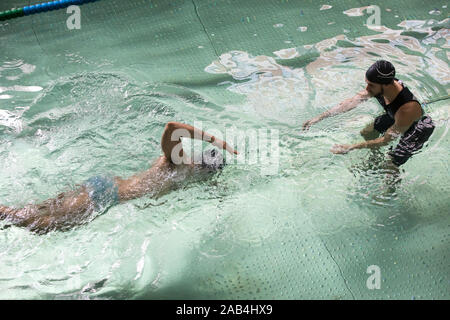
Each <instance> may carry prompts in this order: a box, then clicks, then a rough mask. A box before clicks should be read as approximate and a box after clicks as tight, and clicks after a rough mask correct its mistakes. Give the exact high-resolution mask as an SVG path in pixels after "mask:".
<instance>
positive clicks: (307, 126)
mask: <svg viewBox="0 0 450 320" xmlns="http://www.w3.org/2000/svg"><path fill="white" fill-rule="evenodd" d="M319 121H320V119H319V118H318V117H315V118H312V119H309V120H308V121H306V122H305V123H303V126H302V130H303V131H306V130H308V129H309V127H311V126H312V125H313V124H314V123H317V122H319Z"/></svg>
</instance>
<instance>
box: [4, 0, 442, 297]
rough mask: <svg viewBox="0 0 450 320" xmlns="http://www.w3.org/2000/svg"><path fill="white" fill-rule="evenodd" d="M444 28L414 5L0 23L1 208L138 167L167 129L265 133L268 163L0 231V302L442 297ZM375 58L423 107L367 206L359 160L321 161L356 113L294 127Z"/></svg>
mask: <svg viewBox="0 0 450 320" xmlns="http://www.w3.org/2000/svg"><path fill="white" fill-rule="evenodd" d="M38 2H39V1H38ZM30 3H32V2H31V1H2V3H1V4H0V10H6V9H9V8H12V7H20V6H25V5H29V4H30ZM33 3H34V2H33ZM369 5H377V6H378V7H379V8H380V22H381V26H380V27H376V26H375V27H374V26H372V25H370V23H368V19H369V18H370V16H371V14H370V13H368V12H367V10H366V8H365V7H367V6H369ZM448 12H449V11H448V8H447V7H446V5H445V4H444V3H443V2H442V1H429V2H427V4H423V2H422V1H416V0H414V1H402V0H400V1H383V2H381V1H370V2H369V1H339V2H335V1H319V2H315V1H292V0H291V1H287V0H280V1H261V0H258V1H256V0H255V1H253V0H252V1H245V2H242V1H236V0H223V1H209V0H208V1H199V0H194V1H187V0H186V1H185V0H177V1H162V0H161V1H143V0H141V1H138V0H136V1H119V0H102V1H98V2H95V3H90V4H86V5H83V6H81V7H80V13H81V23H80V26H81V29H68V27H67V23H66V22H67V19H68V18H69V17H70V16H71V15H70V14H67V13H66V11H65V10H59V11H52V12H48V13H42V14H37V15H33V16H29V17H23V18H17V19H14V20H8V21H5V22H1V23H0V41H1V52H2V55H1V59H2V61H0V63H1V64H0V163H1V164H2V166H1V169H0V181H1V187H0V204H4V205H17V206H20V205H24V204H26V203H28V202H39V201H42V200H45V199H47V198H51V197H54V196H55V195H56V194H57V193H58V192H60V191H62V190H65V189H69V188H72V187H73V186H74V185H75V184H78V183H80V182H82V181H84V180H85V179H87V178H89V177H91V176H93V175H96V174H111V175H118V176H123V177H126V176H130V175H132V174H134V173H135V172H138V171H142V170H145V169H146V168H147V167H148V166H149V162H150V161H152V160H153V159H155V158H156V157H157V156H158V155H160V152H161V151H160V150H161V149H160V136H161V133H162V130H163V127H164V124H165V123H166V122H167V121H181V122H185V123H191V124H193V123H194V122H197V123H202V125H203V128H204V129H205V130H206V131H208V130H209V129H211V128H213V129H217V130H219V131H223V132H225V130H226V128H229V127H236V128H238V129H241V130H259V129H271V130H277V132H278V139H279V162H278V168H277V170H276V171H275V172H270V173H269V174H267V173H264V170H263V169H264V168H265V164H264V163H261V162H257V163H255V164H248V163H243V164H242V163H241V164H231V165H229V166H227V167H226V168H225V169H224V170H223V172H222V173H221V174H220V175H217V176H215V177H214V178H213V179H212V180H211V181H204V182H198V183H194V184H191V185H187V186H186V187H185V188H182V189H180V190H176V191H174V192H172V193H170V194H168V195H166V196H164V197H162V198H160V199H157V200H155V199H150V198H146V197H144V198H141V199H136V200H132V201H129V202H127V203H125V204H121V205H118V206H115V207H113V208H111V209H109V210H108V212H106V213H104V214H102V215H100V216H98V217H96V218H95V219H94V220H93V221H91V222H90V223H88V224H86V225H84V226H82V227H78V228H75V229H73V230H71V231H68V232H52V233H49V234H46V235H36V234H33V233H30V232H28V231H27V230H26V229H21V228H17V227H7V226H6V223H5V222H4V221H3V222H0V227H4V228H3V229H2V230H0V239H1V240H0V270H1V272H0V298H2V299H53V298H56V299H77V298H89V299H97V298H98V299H142V298H145V299H167V298H170V299H449V297H450V295H449V292H450V290H449V289H450V282H449V278H448V275H449V274H450V265H449V263H448V261H449V256H448V254H449V244H450V241H449V240H450V239H449V235H450V232H449V230H450V216H449V214H448V212H449V211H450V210H449V207H450V199H449V197H448V194H449V191H450V184H449V183H448V173H449V165H448V159H449V150H450V149H449V145H450V142H449V135H448V134H447V128H448V114H449V103H448V100H446V99H442V100H439V99H441V98H442V97H445V96H448V91H449V82H450V78H449V72H448V65H449V63H448V54H449V43H448V35H449V30H448V29H449V28H448V27H449V25H448V23H449V22H448V21H449V19H448ZM381 58H383V59H388V60H391V61H392V62H393V63H394V65H395V66H396V68H397V74H398V77H399V78H400V79H402V80H403V81H405V83H406V84H407V86H408V87H409V88H410V89H411V90H412V91H413V93H415V94H416V95H417V96H418V97H419V98H420V99H421V100H424V101H426V100H439V101H437V102H434V103H432V104H429V105H428V106H427V107H426V111H427V112H428V113H429V114H431V116H432V117H433V119H434V120H435V121H436V129H435V132H434V133H433V136H432V137H431V139H430V142H429V144H428V146H427V147H426V148H425V149H424V150H423V151H422V152H421V153H419V154H417V155H415V156H414V157H413V159H411V160H410V161H408V163H407V164H405V166H404V167H403V168H404V170H405V171H404V172H403V173H402V182H401V185H400V187H399V188H398V189H397V192H396V193H395V194H394V195H391V196H389V197H387V198H385V199H379V198H376V197H375V196H376V195H378V194H379V191H378V190H379V188H380V186H382V184H383V179H382V177H383V175H382V174H381V173H380V172H379V170H377V169H373V168H371V167H370V166H369V165H368V162H369V161H370V159H371V154H370V152H369V151H367V150H359V151H355V152H352V153H349V154H347V155H334V154H332V153H330V151H329V150H330V147H331V146H332V145H333V144H335V143H348V142H356V141H360V140H362V139H361V137H360V135H359V131H360V130H361V129H362V128H363V127H364V126H365V125H366V124H367V123H368V122H369V121H370V120H371V119H372V118H373V117H375V116H376V115H378V114H379V113H380V112H381V108H380V107H379V106H378V105H377V103H376V101H372V100H374V99H372V100H369V101H368V102H366V103H364V104H363V105H362V106H361V107H359V108H357V109H355V110H352V111H350V112H349V113H347V114H343V115H339V116H336V117H334V118H329V119H326V120H324V121H322V122H321V123H318V124H317V125H316V126H314V127H312V128H311V129H310V130H309V131H308V132H306V133H302V132H301V130H300V129H301V124H302V123H303V122H304V121H306V120H307V119H309V118H311V117H313V116H315V115H317V114H319V113H321V112H323V111H325V110H326V109H328V108H330V107H331V106H333V105H334V104H336V103H337V102H340V101H342V100H343V99H345V98H348V97H350V96H352V95H353V94H354V93H356V92H357V91H359V90H361V89H362V88H364V85H365V83H364V73H365V70H366V69H367V67H368V66H369V65H370V64H372V63H373V62H374V61H376V60H378V59H381ZM386 150H387V147H386V148H383V153H384V152H385V151H386ZM370 266H377V267H378V269H379V272H380V276H381V278H380V279H381V287H380V289H369V287H370V286H368V279H369V277H370V276H371V273H370V272H369V273H368V269H369V270H371V269H370V268H369V267H370Z"/></svg>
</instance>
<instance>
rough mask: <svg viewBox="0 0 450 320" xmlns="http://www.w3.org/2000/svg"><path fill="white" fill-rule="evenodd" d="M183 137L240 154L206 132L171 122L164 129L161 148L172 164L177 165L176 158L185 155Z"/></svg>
mask: <svg viewBox="0 0 450 320" xmlns="http://www.w3.org/2000/svg"><path fill="white" fill-rule="evenodd" d="M182 137H185V138H191V139H197V140H203V141H206V142H209V143H211V144H213V145H214V146H216V147H219V148H221V149H226V150H227V151H228V152H230V153H234V154H238V152H237V151H236V150H234V149H233V148H232V147H231V146H230V145H229V144H227V143H226V142H225V141H222V140H220V139H218V138H216V137H214V136H213V135H211V134H209V133H207V132H205V131H202V130H200V129H198V128H195V127H193V126H191V125H188V124H185V123H180V122H175V121H170V122H168V123H167V124H166V127H165V128H164V132H163V135H162V138H161V147H162V149H163V152H164V155H165V156H166V158H167V159H168V160H169V161H171V162H172V163H175V162H174V161H173V160H174V157H181V158H182V155H183V146H182V143H181V138H182ZM181 158H178V159H181Z"/></svg>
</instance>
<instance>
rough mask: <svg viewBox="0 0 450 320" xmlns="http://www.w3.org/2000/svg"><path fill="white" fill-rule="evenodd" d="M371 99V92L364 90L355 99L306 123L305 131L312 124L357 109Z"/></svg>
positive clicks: (346, 101)
mask: <svg viewBox="0 0 450 320" xmlns="http://www.w3.org/2000/svg"><path fill="white" fill-rule="evenodd" d="M370 97H371V95H370V94H369V92H368V91H367V90H362V91H360V92H358V94H356V95H355V96H354V97H352V98H348V99H346V100H344V101H342V102H341V103H339V104H338V105H337V106H334V107H333V108H331V109H329V110H327V111H325V112H324V113H322V114H320V115H318V116H317V117H315V118H313V119H311V120H308V121H306V122H305V123H304V124H303V130H306V129H308V128H309V127H310V126H311V125H312V124H314V123H316V122H319V121H321V120H323V119H325V118H328V117H331V116H335V115H337V114H340V113H344V112H347V111H350V110H352V109H354V108H356V107H357V106H358V104H360V103H361V102H364V101H366V100H367V99H369V98H370Z"/></svg>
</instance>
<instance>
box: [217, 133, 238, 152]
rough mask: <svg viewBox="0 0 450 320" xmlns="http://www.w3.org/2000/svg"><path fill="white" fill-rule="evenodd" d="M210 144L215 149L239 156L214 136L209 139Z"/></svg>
mask: <svg viewBox="0 0 450 320" xmlns="http://www.w3.org/2000/svg"><path fill="white" fill-rule="evenodd" d="M211 144H212V145H213V146H216V147H217V148H220V149H224V150H227V151H228V152H229V153H231V154H239V153H238V152H237V150H235V149H234V148H233V147H231V146H230V145H229V144H228V143H226V142H225V141H223V140H220V139H217V138H216V137H214V136H212V137H211Z"/></svg>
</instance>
